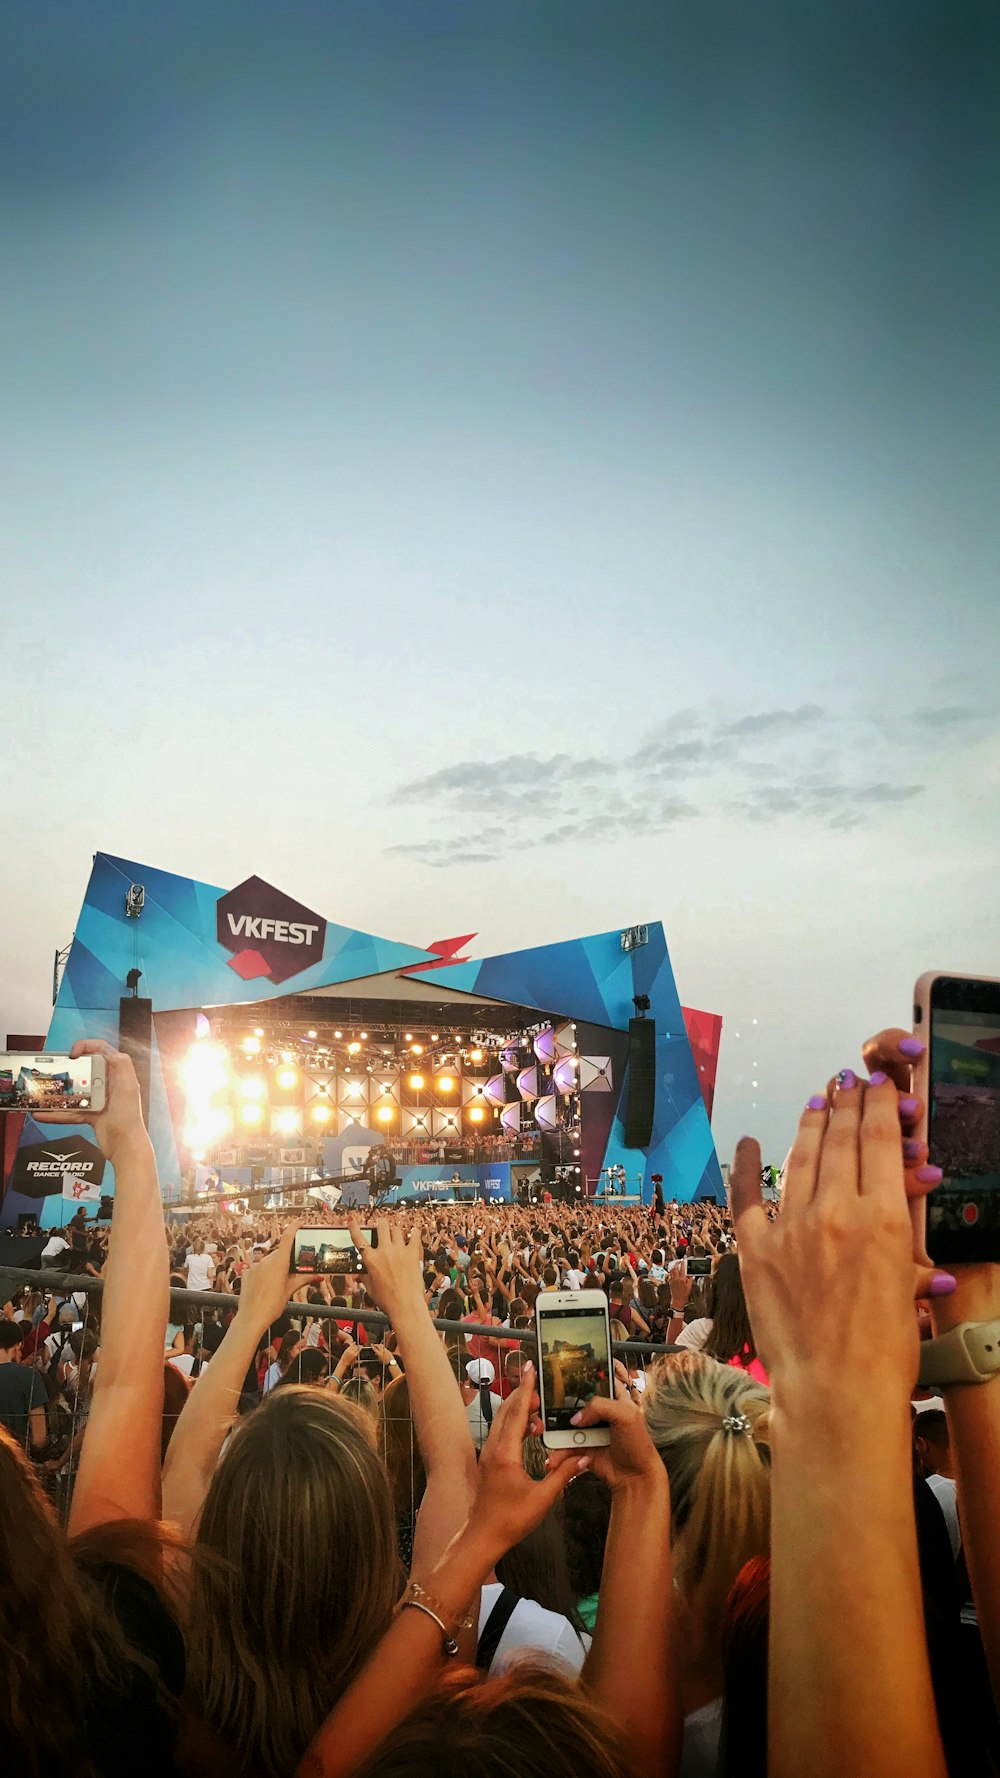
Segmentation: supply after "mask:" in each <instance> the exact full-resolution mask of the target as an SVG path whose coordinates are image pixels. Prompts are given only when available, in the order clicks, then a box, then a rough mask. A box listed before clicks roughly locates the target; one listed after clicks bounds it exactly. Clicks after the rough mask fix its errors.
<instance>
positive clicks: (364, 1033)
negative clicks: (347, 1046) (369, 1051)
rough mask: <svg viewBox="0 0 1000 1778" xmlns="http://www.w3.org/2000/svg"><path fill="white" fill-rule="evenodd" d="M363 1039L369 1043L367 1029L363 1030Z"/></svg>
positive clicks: (363, 1041)
mask: <svg viewBox="0 0 1000 1778" xmlns="http://www.w3.org/2000/svg"><path fill="white" fill-rule="evenodd" d="M361 1041H362V1043H367V1042H368V1033H367V1031H362V1033H361Z"/></svg>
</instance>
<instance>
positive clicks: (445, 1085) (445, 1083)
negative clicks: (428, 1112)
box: [438, 1074, 455, 1093]
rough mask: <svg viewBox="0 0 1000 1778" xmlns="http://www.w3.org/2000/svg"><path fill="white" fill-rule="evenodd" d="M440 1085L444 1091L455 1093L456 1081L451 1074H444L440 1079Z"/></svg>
mask: <svg viewBox="0 0 1000 1778" xmlns="http://www.w3.org/2000/svg"><path fill="white" fill-rule="evenodd" d="M438 1086H439V1087H440V1089H441V1091H442V1093H453V1092H454V1091H455V1082H454V1081H453V1080H452V1078H451V1075H450V1074H442V1075H441V1076H440V1078H439V1080H438Z"/></svg>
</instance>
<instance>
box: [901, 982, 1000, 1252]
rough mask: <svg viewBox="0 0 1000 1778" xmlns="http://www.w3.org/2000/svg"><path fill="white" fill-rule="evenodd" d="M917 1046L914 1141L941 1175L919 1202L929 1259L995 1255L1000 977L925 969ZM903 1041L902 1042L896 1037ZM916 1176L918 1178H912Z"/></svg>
mask: <svg viewBox="0 0 1000 1778" xmlns="http://www.w3.org/2000/svg"><path fill="white" fill-rule="evenodd" d="M913 999H914V1009H913V1016H914V1029H915V1031H916V1033H917V1040H918V1041H919V1042H920V1043H921V1044H923V1046H924V1047H923V1052H922V1054H921V1055H920V1056H918V1057H917V1058H916V1066H915V1068H914V1083H913V1084H914V1088H915V1091H916V1093H917V1095H918V1096H919V1099H920V1100H921V1101H922V1116H921V1121H920V1123H919V1125H918V1127H917V1130H916V1140H918V1141H923V1142H926V1144H927V1147H928V1151H929V1152H928V1159H929V1161H930V1164H931V1166H933V1167H937V1168H940V1170H941V1173H942V1175H943V1177H942V1179H941V1182H940V1184H939V1185H936V1186H934V1187H933V1189H932V1190H931V1192H930V1195H929V1196H928V1197H927V1198H925V1199H924V1200H923V1202H922V1204H921V1205H920V1209H921V1211H922V1212H923V1218H924V1222H925V1239H926V1246H927V1254H928V1257H929V1258H930V1259H931V1260H932V1261H933V1262H934V1264H935V1265H946V1266H953V1265H961V1264H963V1263H964V1264H981V1263H984V1262H986V1263H992V1264H996V1263H998V1262H1000V980H994V979H990V978H988V977H976V976H961V975H944V974H939V973H937V972H935V971H929V972H928V973H927V974H926V975H923V976H921V978H920V980H919V981H918V982H917V984H916V987H915V989H914V994H913ZM904 1044H905V1040H904ZM918 1178H919V1175H918Z"/></svg>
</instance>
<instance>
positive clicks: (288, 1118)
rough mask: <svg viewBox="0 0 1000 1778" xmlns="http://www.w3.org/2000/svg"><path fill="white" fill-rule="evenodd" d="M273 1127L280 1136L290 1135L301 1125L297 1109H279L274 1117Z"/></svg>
mask: <svg viewBox="0 0 1000 1778" xmlns="http://www.w3.org/2000/svg"><path fill="white" fill-rule="evenodd" d="M274 1127H275V1129H276V1130H279V1131H280V1132H281V1134H282V1136H292V1135H294V1134H295V1132H296V1130H298V1129H299V1128H300V1127H301V1126H300V1124H299V1114H298V1112H297V1111H279V1112H278V1113H277V1114H276V1116H275V1119H274Z"/></svg>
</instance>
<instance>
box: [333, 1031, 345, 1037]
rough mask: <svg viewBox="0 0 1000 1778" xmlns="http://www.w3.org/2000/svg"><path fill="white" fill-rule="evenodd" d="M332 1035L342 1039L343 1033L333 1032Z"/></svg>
mask: <svg viewBox="0 0 1000 1778" xmlns="http://www.w3.org/2000/svg"><path fill="white" fill-rule="evenodd" d="M333 1035H334V1037H343V1035H344V1033H343V1031H335V1032H334V1034H333Z"/></svg>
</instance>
